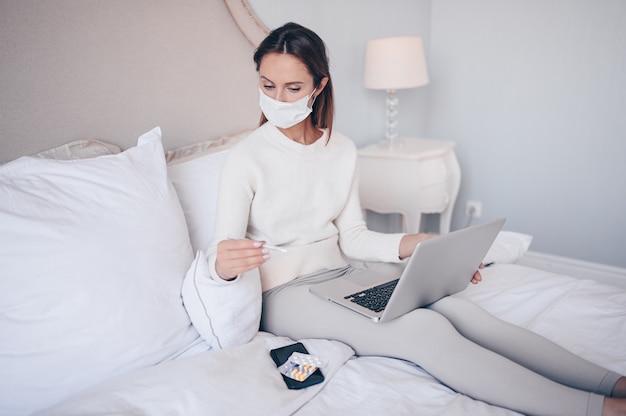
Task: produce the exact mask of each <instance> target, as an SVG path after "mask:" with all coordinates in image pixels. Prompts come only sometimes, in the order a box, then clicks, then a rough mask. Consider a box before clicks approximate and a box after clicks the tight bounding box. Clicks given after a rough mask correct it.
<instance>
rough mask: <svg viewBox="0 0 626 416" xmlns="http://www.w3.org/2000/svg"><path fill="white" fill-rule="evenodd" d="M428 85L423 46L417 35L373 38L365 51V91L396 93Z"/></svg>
mask: <svg viewBox="0 0 626 416" xmlns="http://www.w3.org/2000/svg"><path fill="white" fill-rule="evenodd" d="M426 84H428V71H427V70H426V58H425V57H424V44H423V42H422V38H421V37H419V36H395V37H388V38H380V39H372V40H369V41H368V42H367V49H366V51H365V88H370V89H376V90H399V89H403V88H414V87H420V86H422V85H426Z"/></svg>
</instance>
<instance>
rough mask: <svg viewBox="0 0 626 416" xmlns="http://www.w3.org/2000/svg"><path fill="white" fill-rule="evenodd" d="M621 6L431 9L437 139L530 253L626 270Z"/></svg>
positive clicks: (573, 3)
mask: <svg viewBox="0 0 626 416" xmlns="http://www.w3.org/2000/svg"><path fill="white" fill-rule="evenodd" d="M625 22H626V2H624V1H621V0H593V1H592V0H548V1H545V0H544V1H538V0H506V1H501V0H474V1H472V2H467V1H463V0H437V1H434V2H433V9H432V21H431V27H432V31H431V44H430V50H431V57H430V58H431V59H430V66H431V72H432V84H431V89H430V93H431V94H430V101H429V106H428V114H429V116H428V119H429V122H430V126H429V127H430V128H429V131H430V133H431V134H432V135H433V136H436V137H440V138H445V139H449V140H454V141H456V142H457V152H458V155H459V159H460V163H461V169H462V171H463V174H464V182H463V185H462V187H461V193H460V195H459V201H460V204H461V205H460V206H457V209H456V215H455V223H456V224H457V225H458V224H460V223H461V220H462V213H461V210H462V208H463V204H464V202H465V201H466V200H468V199H473V200H479V201H482V202H483V214H484V216H485V217H495V216H501V215H502V216H507V217H508V218H509V221H508V224H507V227H508V228H509V229H513V230H517V231H520V232H525V233H528V234H532V235H534V236H535V240H534V241H533V245H532V249H533V250H534V251H540V252H546V253H550V254H555V255H560V256H565V257H573V258H578V259H581V260H587V261H593V262H597V263H605V264H611V265H615V266H620V267H626V255H625V254H626V219H625V218H624V215H625V213H626V25H625V24H624V23H625Z"/></svg>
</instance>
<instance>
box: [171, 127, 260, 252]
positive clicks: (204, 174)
mask: <svg viewBox="0 0 626 416" xmlns="http://www.w3.org/2000/svg"><path fill="white" fill-rule="evenodd" d="M249 132H250V130H244V131H242V132H239V133H235V134H232V135H228V136H223V137H221V138H220V139H218V140H212V141H207V142H201V143H195V144H192V145H189V146H185V147H181V148H178V149H174V150H168V151H167V152H166V153H165V158H166V160H167V170H168V173H169V176H170V179H171V180H172V184H174V188H175V189H176V192H177V193H178V198H179V200H180V203H181V205H182V207H183V211H184V212H185V219H186V221H187V227H188V228H189V238H190V240H191V246H192V247H193V249H194V250H206V249H207V248H208V247H209V245H210V243H211V239H212V238H213V229H214V227H215V212H216V210H217V192H218V185H219V176H220V171H221V170H222V165H223V163H224V159H226V155H227V153H228V150H229V149H230V148H231V147H232V146H233V145H234V144H235V143H236V142H237V141H239V140H240V139H242V138H243V137H245V136H246V135H248V134H249Z"/></svg>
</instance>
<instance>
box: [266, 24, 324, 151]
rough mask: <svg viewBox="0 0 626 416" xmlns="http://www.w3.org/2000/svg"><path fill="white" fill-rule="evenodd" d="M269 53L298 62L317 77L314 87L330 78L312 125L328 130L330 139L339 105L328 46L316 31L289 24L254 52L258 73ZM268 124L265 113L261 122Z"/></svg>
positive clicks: (273, 34) (280, 28)
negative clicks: (330, 67) (336, 107)
mask: <svg viewBox="0 0 626 416" xmlns="http://www.w3.org/2000/svg"><path fill="white" fill-rule="evenodd" d="M268 53H286V54H289V55H293V56H295V57H296V58H298V59H299V60H300V61H302V63H303V64H304V65H306V67H307V68H308V70H309V73H310V74H311V75H312V76H313V85H314V86H315V88H317V87H319V85H320V82H321V81H322V78H324V77H326V78H328V82H327V83H326V87H325V88H324V89H323V90H322V92H321V93H320V94H319V95H318V96H317V98H316V99H315V102H314V103H313V111H312V112H311V121H312V122H313V125H314V126H315V127H318V128H326V129H328V138H329V139H330V134H331V133H332V129H333V116H334V111H335V104H334V98H333V84H332V81H331V78H330V71H329V69H328V56H327V55H326V46H325V45H324V42H323V41H322V39H321V38H320V37H319V36H318V35H317V34H316V33H315V32H313V31H312V30H310V29H307V28H306V27H304V26H301V25H299V24H297V23H291V22H290V23H286V24H285V25H283V26H281V27H279V28H277V29H274V30H272V31H271V32H270V34H269V35H268V36H267V37H266V38H265V39H264V40H263V41H262V42H261V44H260V45H259V47H258V48H257V49H256V51H255V52H254V62H255V64H256V70H257V72H258V71H259V68H260V66H261V60H262V59H263V57H264V56H265V55H267V54H268ZM266 121H267V118H265V115H263V113H261V122H260V124H263V123H265V122H266Z"/></svg>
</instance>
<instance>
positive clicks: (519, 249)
mask: <svg viewBox="0 0 626 416" xmlns="http://www.w3.org/2000/svg"><path fill="white" fill-rule="evenodd" d="M532 241H533V237H532V236H530V235H527V234H522V233H515V232H512V231H500V233H499V234H498V236H497V237H496V239H495V241H494V242H493V244H492V245H491V248H490V249H489V251H488V252H487V254H486V255H485V259H484V260H483V264H485V265H490V264H494V263H496V264H504V263H516V262H517V261H518V260H519V259H521V258H522V256H523V255H524V254H526V252H527V251H528V248H529V247H530V243H532Z"/></svg>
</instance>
